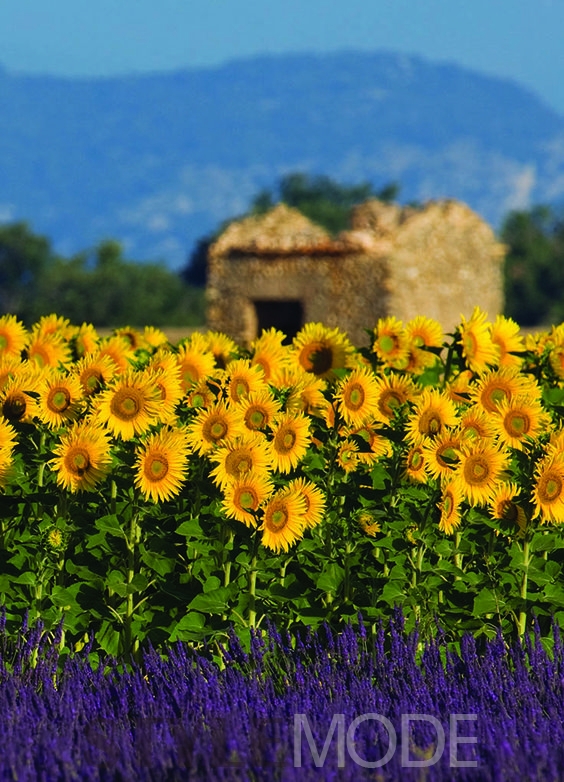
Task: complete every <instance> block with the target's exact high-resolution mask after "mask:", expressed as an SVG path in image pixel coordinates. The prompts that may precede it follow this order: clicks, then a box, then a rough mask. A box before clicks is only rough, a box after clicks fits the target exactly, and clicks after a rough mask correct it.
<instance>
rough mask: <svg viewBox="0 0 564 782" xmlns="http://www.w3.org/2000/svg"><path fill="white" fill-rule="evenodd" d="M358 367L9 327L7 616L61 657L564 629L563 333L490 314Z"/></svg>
mask: <svg viewBox="0 0 564 782" xmlns="http://www.w3.org/2000/svg"><path fill="white" fill-rule="evenodd" d="M367 334H368V335H369V337H370V344H369V345H368V346H367V347H365V348H357V347H355V346H353V345H352V344H351V343H350V342H349V340H348V338H347V336H346V334H344V333H342V332H341V331H339V330H338V329H337V328H329V327H327V326H324V325H321V324H316V323H309V324H307V325H305V326H304V327H303V328H302V329H301V331H300V332H299V333H298V334H297V335H296V337H295V338H294V339H293V340H291V341H290V340H288V339H286V335H285V334H283V333H282V332H280V331H277V330H275V329H270V330H268V331H263V332H262V334H261V335H260V336H259V337H258V338H257V339H256V340H255V341H254V342H253V343H252V344H250V345H249V346H246V347H243V346H240V345H237V344H235V342H233V341H232V340H231V339H230V338H228V337H227V336H226V335H223V334H219V333H214V332H196V333H193V334H192V335H191V336H190V337H188V338H186V339H183V340H181V341H180V342H179V343H178V344H171V343H170V342H169V341H168V339H167V337H166V335H165V334H164V333H163V332H161V331H160V330H158V329H155V328H152V327H146V328H145V329H144V331H140V330H135V329H131V328H127V327H124V328H122V329H116V330H115V332H114V333H113V334H112V335H111V336H109V337H101V336H100V335H99V334H98V333H97V332H96V330H95V328H94V327H93V326H91V325H88V324H83V325H81V326H76V325H73V324H71V323H69V322H68V321H67V320H65V319H64V318H61V317H57V316H56V315H51V316H48V317H44V318H42V319H41V320H39V321H38V322H37V323H36V324H34V325H33V326H32V327H31V328H29V329H27V328H25V327H24V325H23V324H22V323H21V322H20V321H18V319H17V318H16V317H15V316H12V315H5V316H3V317H1V318H0V523H1V529H0V558H1V559H0V562H1V564H0V604H1V605H2V606H3V611H4V621H5V632H6V633H8V635H10V633H12V634H13V635H14V636H15V635H16V634H17V632H18V631H19V628H20V627H21V625H22V621H24V622H26V623H29V625H30V626H31V625H32V624H33V622H35V621H36V620H40V621H41V626H42V627H43V628H45V631H46V632H47V633H48V634H49V633H50V634H51V636H52V638H53V639H55V638H56V639H57V642H56V643H57V649H58V653H59V654H60V655H61V656H62V657H64V656H65V655H69V654H73V653H76V652H79V651H80V650H81V649H83V648H84V647H86V648H87V649H88V650H89V654H90V658H91V660H93V661H96V660H97V659H99V658H100V657H101V656H103V655H108V654H109V655H114V656H116V657H122V658H124V657H127V658H131V655H133V659H138V658H139V657H140V655H141V654H142V649H143V645H144V644H145V643H146V642H147V643H150V645H152V647H154V648H164V647H166V646H167V645H170V644H173V643H174V642H176V641H189V642H190V643H191V644H192V645H193V646H194V648H203V646H204V645H205V646H206V648H210V644H211V648H213V646H214V644H215V645H216V648H217V649H219V648H220V647H221V644H222V643H224V642H225V641H226V639H228V637H229V633H230V629H232V628H234V629H235V632H236V633H237V636H238V638H239V639H240V640H241V642H242V643H243V644H247V645H248V644H249V643H250V642H251V639H252V637H253V633H254V631H255V630H256V628H259V627H260V626H261V625H263V626H264V623H266V622H272V623H273V624H274V626H276V627H277V628H278V629H280V630H282V629H289V630H293V629H295V628H299V627H304V626H308V627H310V628H311V629H312V630H313V631H316V630H317V629H318V628H320V627H321V626H322V625H324V626H329V627H333V628H336V627H338V626H340V624H341V623H342V622H352V623H355V622H357V621H358V619H357V618H358V617H359V616H361V617H362V619H363V621H364V622H365V623H366V625H367V626H368V627H369V628H371V632H374V633H376V631H377V627H378V623H379V622H380V620H387V619H389V618H390V617H392V616H393V613H394V611H395V610H396V609H397V607H398V606H399V607H401V609H402V611H403V613H404V616H405V621H406V627H407V628H408V630H409V629H413V628H415V627H417V628H418V632H419V633H420V634H421V638H423V639H425V638H430V637H432V635H433V634H434V632H435V631H436V628H437V625H440V627H441V628H442V632H443V633H444V634H445V638H446V639H447V640H448V641H451V642H453V643H455V642H457V641H458V639H460V638H461V637H462V636H463V634H464V633H471V634H472V635H473V636H474V637H479V636H485V638H490V639H491V638H495V637H496V633H497V632H498V630H499V629H500V628H501V631H502V633H503V635H504V636H505V637H507V638H510V637H512V638H513V639H514V640H515V639H518V638H523V637H524V636H525V635H526V633H527V632H528V631H529V630H531V629H532V628H534V629H535V630H536V631H538V632H539V633H540V636H541V637H542V638H543V642H544V643H546V644H550V643H551V640H550V639H551V631H552V625H553V622H554V621H556V622H557V623H563V622H564V576H563V574H562V569H563V565H564V553H563V551H564V535H563V534H562V529H561V523H562V522H564V428H563V425H562V422H563V417H564V325H561V326H555V327H553V328H552V329H550V330H549V331H546V332H539V333H538V334H534V335H526V336H525V335H523V334H522V333H521V332H520V330H519V327H518V326H517V324H515V323H514V322H513V321H511V320H510V319H507V318H505V317H502V316H498V317H497V318H496V320H495V322H489V321H488V320H487V315H486V313H484V312H482V311H481V310H480V309H478V308H476V309H475V310H474V312H473V314H472V316H471V317H470V318H464V317H461V320H460V323H459V325H458V326H457V327H456V329H454V330H453V332H452V333H449V334H445V333H443V330H442V328H441V326H440V324H439V323H437V322H435V321H433V320H431V319H429V318H426V317H417V318H414V319H413V320H411V321H410V322H408V323H405V324H404V323H401V322H400V321H398V320H397V319H395V318H393V317H389V318H385V319H381V320H379V321H378V322H377V323H376V325H375V326H374V327H373V328H371V329H367Z"/></svg>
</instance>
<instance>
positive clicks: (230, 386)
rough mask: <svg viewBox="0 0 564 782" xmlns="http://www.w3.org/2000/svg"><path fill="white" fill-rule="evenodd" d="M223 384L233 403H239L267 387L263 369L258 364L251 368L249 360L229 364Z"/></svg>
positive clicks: (243, 359) (237, 360)
mask: <svg viewBox="0 0 564 782" xmlns="http://www.w3.org/2000/svg"><path fill="white" fill-rule="evenodd" d="M223 384H224V387H225V390H226V392H227V396H228V398H229V400H230V401H231V402H239V401H241V399H244V398H245V397H247V396H249V394H251V393H253V392H257V391H261V390H262V389H264V388H265V387H266V384H265V380H264V372H263V371H262V367H261V366H259V365H258V364H255V365H254V366H251V363H250V361H249V359H247V358H237V359H235V360H234V361H231V362H230V363H229V364H228V366H227V369H226V370H225V375H224V377H223Z"/></svg>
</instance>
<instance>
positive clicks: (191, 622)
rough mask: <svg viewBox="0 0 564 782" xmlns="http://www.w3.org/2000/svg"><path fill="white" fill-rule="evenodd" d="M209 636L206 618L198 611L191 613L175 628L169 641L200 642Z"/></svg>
mask: <svg viewBox="0 0 564 782" xmlns="http://www.w3.org/2000/svg"><path fill="white" fill-rule="evenodd" d="M206 635H207V632H206V618H205V616H204V615H203V614H200V613H198V612H197V611H190V612H189V613H188V614H186V615H185V616H183V617H182V619H180V620H179V621H178V622H177V623H176V624H175V626H174V629H173V630H172V633H171V634H170V637H169V639H168V640H169V641H170V642H171V643H174V642H175V641H199V640H201V639H202V638H204V637H205V636H206Z"/></svg>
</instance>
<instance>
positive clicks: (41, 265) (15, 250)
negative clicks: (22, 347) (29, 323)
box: [0, 222, 55, 320]
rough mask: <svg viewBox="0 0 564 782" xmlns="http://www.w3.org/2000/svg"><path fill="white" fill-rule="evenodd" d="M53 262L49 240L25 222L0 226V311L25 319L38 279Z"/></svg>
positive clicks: (53, 256) (0, 312)
mask: <svg viewBox="0 0 564 782" xmlns="http://www.w3.org/2000/svg"><path fill="white" fill-rule="evenodd" d="M54 262H55V255H54V254H53V252H52V250H51V245H50V243H49V241H48V240H47V239H46V238H45V237H44V236H38V235H37V234H34V233H32V231H31V230H30V228H29V227H28V225H27V223H25V222H16V223H11V224H8V225H4V226H0V314H1V315H4V314H10V315H17V316H18V317H20V318H22V319H24V320H26V319H27V318H28V316H29V305H30V302H32V301H33V299H34V297H35V295H36V292H37V287H38V284H39V279H40V277H41V275H43V274H44V273H45V271H46V270H47V269H48V268H49V267H50V266H51V265H52V264H53V263H54Z"/></svg>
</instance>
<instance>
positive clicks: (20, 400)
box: [2, 391, 27, 421]
mask: <svg viewBox="0 0 564 782" xmlns="http://www.w3.org/2000/svg"><path fill="white" fill-rule="evenodd" d="M26 407H27V400H26V398H25V395H24V393H23V392H22V391H16V392H15V393H14V394H11V395H10V396H8V397H6V399H5V400H4V404H3V405H2V415H3V416H4V418H7V419H8V421H21V419H22V418H23V417H24V416H25V411H26Z"/></svg>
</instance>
